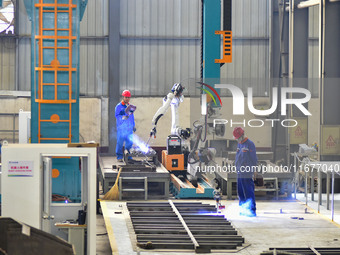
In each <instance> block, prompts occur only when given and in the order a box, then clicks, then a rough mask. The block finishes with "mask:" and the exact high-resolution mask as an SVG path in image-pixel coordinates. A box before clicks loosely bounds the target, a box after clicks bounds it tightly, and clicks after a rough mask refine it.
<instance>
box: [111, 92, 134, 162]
mask: <svg viewBox="0 0 340 255" xmlns="http://www.w3.org/2000/svg"><path fill="white" fill-rule="evenodd" d="M122 96H123V100H122V101H121V102H120V103H119V104H117V106H116V108H115V116H116V119H117V121H116V122H117V145H116V156H117V160H118V162H122V161H123V155H124V153H123V145H124V142H125V149H126V150H128V151H129V150H130V149H131V147H132V144H133V132H134V131H136V127H135V117H134V115H133V111H134V110H133V111H128V110H129V109H130V108H131V107H129V106H130V98H131V92H130V91H129V90H124V91H123V93H122ZM128 107H129V108H128ZM134 109H135V107H134Z"/></svg>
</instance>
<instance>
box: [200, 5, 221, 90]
mask: <svg viewBox="0 0 340 255" xmlns="http://www.w3.org/2000/svg"><path fill="white" fill-rule="evenodd" d="M218 30H221V0H203V72H202V77H203V82H204V83H207V84H209V85H212V86H213V85H214V84H216V83H219V81H220V73H221V72H220V64H218V63H215V59H219V58H220V52H221V48H220V42H221V37H220V36H219V35H215V31H218Z"/></svg>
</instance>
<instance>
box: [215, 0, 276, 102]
mask: <svg viewBox="0 0 340 255" xmlns="http://www.w3.org/2000/svg"><path fill="white" fill-rule="evenodd" d="M269 14H270V1H268V0H242V1H239V0H234V1H233V2H232V32H233V49H232V51H233V52H232V54H233V60H232V61H233V62H232V63H227V64H225V65H224V66H223V67H222V69H221V81H222V82H225V83H231V84H235V85H237V86H239V87H240V88H242V90H243V91H244V92H247V88H248V87H252V88H253V94H254V96H264V95H265V92H266V91H267V92H268V90H269V63H270V62H269V47H270V45H269V24H270V20H269Z"/></svg>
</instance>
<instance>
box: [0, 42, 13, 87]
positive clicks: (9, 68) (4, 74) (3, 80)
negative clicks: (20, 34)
mask: <svg viewBox="0 0 340 255" xmlns="http://www.w3.org/2000/svg"><path fill="white" fill-rule="evenodd" d="M15 41H16V39H15V38H13V37H12V38H10V37H7V38H6V37H0V90H14V89H13V88H15V62H16V61H15V56H16V54H15V51H16V43H15Z"/></svg>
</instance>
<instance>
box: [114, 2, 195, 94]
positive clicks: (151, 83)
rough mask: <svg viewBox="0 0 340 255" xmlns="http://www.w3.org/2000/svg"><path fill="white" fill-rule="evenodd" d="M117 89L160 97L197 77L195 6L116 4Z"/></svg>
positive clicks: (183, 3)
mask: <svg viewBox="0 0 340 255" xmlns="http://www.w3.org/2000/svg"><path fill="white" fill-rule="evenodd" d="M120 4H121V31H120V33H121V46H120V49H121V53H120V54H121V55H120V85H121V88H128V89H131V90H132V91H133V94H134V95H151V96H159V95H160V96H163V95H165V94H166V93H167V91H169V90H170V88H171V86H172V85H173V84H174V83H176V82H183V83H186V84H187V83H188V80H189V79H195V78H199V77H200V51H201V49H200V38H201V36H200V35H201V24H200V20H201V18H200V17H201V1H200V0H186V1H182V0H121V2H120Z"/></svg>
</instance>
